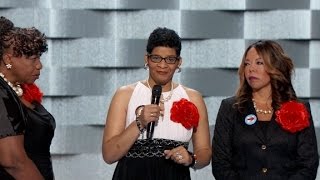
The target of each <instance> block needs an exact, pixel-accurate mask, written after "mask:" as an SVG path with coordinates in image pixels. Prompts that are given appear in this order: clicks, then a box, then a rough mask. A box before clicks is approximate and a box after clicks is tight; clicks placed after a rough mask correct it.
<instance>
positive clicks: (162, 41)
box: [146, 27, 181, 56]
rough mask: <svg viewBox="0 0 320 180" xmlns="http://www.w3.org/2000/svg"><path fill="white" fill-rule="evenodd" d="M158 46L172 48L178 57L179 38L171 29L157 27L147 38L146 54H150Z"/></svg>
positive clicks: (179, 49) (179, 50)
mask: <svg viewBox="0 0 320 180" xmlns="http://www.w3.org/2000/svg"><path fill="white" fill-rule="evenodd" d="M159 46H163V47H169V48H174V49H175V50H176V54H177V56H180V52H181V38H180V37H179V35H178V34H177V33H176V32H175V31H174V30H172V29H168V28H166V27H164V28H160V27H158V28H156V29H155V30H153V32H152V33H151V34H150V36H149V39H148V43H147V49H146V50H147V53H149V54H151V52H152V50H153V49H154V48H156V47H159Z"/></svg>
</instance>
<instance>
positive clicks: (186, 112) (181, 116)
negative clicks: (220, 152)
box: [170, 98, 200, 129]
mask: <svg viewBox="0 0 320 180" xmlns="http://www.w3.org/2000/svg"><path fill="white" fill-rule="evenodd" d="M170 113H171V115H170V119H171V120H172V121H173V122H176V123H181V124H182V125H183V126H184V127H185V128H186V129H191V128H192V127H194V128H197V127H198V123H199V118H200V116H199V112H198V109H197V107H196V106H195V105H194V104H193V103H192V102H191V101H188V100H187V99H185V98H182V99H180V101H176V102H173V105H172V108H171V110H170Z"/></svg>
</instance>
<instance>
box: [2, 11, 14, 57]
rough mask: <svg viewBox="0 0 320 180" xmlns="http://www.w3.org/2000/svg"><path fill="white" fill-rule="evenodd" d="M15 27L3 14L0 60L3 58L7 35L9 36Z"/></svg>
mask: <svg viewBox="0 0 320 180" xmlns="http://www.w3.org/2000/svg"><path fill="white" fill-rule="evenodd" d="M13 29H14V24H13V23H12V22H11V21H10V20H9V19H7V18H5V17H3V16H1V17H0V60H2V56H3V53H4V49H5V41H4V39H5V37H8V36H9V34H10V32H11V31H12V30H13Z"/></svg>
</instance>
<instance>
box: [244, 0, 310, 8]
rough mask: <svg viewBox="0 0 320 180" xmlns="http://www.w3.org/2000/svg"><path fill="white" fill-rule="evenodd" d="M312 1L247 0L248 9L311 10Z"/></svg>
mask: <svg viewBox="0 0 320 180" xmlns="http://www.w3.org/2000/svg"><path fill="white" fill-rule="evenodd" d="M309 7H310V0H303V1H300V0H268V1H265V0H246V9H255V10H257V9H259V10H266V9H309Z"/></svg>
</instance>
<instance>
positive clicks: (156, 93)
mask: <svg viewBox="0 0 320 180" xmlns="http://www.w3.org/2000/svg"><path fill="white" fill-rule="evenodd" d="M161 92H162V87H161V86H160V85H154V86H153V88H152V96H151V104H157V105H159V102H160V97H161ZM154 126H155V122H149V123H148V125H147V138H148V139H152V136H153V131H154Z"/></svg>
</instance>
